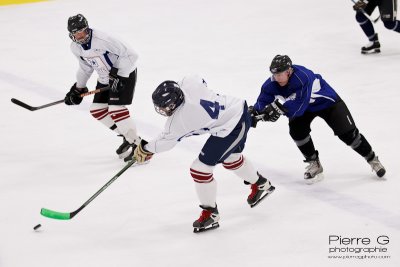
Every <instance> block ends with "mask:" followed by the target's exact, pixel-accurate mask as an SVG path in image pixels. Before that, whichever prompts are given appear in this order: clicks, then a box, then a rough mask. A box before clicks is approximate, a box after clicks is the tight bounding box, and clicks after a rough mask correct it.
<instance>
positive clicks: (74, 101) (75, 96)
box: [64, 83, 88, 106]
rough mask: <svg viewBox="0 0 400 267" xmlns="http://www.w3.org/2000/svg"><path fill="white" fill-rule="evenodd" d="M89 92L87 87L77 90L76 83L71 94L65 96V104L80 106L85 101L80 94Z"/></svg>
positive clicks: (70, 91)
mask: <svg viewBox="0 0 400 267" xmlns="http://www.w3.org/2000/svg"><path fill="white" fill-rule="evenodd" d="M87 92H88V89H87V87H85V88H77V87H76V83H74V85H72V87H71V89H70V90H69V92H68V93H67V94H66V95H65V98H64V103H65V104H66V105H68V106H70V105H79V104H80V103H81V102H82V100H83V98H82V97H80V94H82V93H87Z"/></svg>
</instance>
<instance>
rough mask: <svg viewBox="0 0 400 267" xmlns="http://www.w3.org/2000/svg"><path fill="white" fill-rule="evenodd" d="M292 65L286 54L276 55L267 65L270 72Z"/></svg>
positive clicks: (276, 71) (286, 68) (281, 70)
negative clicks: (269, 64)
mask: <svg viewBox="0 0 400 267" xmlns="http://www.w3.org/2000/svg"><path fill="white" fill-rule="evenodd" d="M291 67H292V60H291V59H290V58H289V57H288V56H286V55H276V56H275V57H274V59H273V60H272V62H271V66H269V70H270V71H271V73H272V74H275V73H279V72H283V71H285V70H288V69H289V68H291Z"/></svg>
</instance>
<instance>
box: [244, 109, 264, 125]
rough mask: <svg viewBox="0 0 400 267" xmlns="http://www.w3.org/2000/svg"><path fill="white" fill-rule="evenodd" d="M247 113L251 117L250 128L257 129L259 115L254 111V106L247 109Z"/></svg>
mask: <svg viewBox="0 0 400 267" xmlns="http://www.w3.org/2000/svg"><path fill="white" fill-rule="evenodd" d="M247 112H248V113H249V114H250V116H251V127H253V128H256V127H257V122H258V121H259V120H261V119H260V115H261V113H260V112H258V111H257V110H255V109H254V106H250V107H249V109H248V110H247Z"/></svg>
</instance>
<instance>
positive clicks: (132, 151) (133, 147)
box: [124, 144, 137, 162]
mask: <svg viewBox="0 0 400 267" xmlns="http://www.w3.org/2000/svg"><path fill="white" fill-rule="evenodd" d="M131 146H132V150H131V151H130V153H129V155H128V156H126V157H125V158H124V161H125V162H128V161H131V160H133V154H134V152H135V149H136V147H137V145H135V144H131Z"/></svg>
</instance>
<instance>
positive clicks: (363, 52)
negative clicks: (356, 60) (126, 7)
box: [361, 49, 381, 55]
mask: <svg viewBox="0 0 400 267" xmlns="http://www.w3.org/2000/svg"><path fill="white" fill-rule="evenodd" d="M380 52H381V50H380V49H375V50H370V51H361V54H363V55H370V54H378V53H380Z"/></svg>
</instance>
